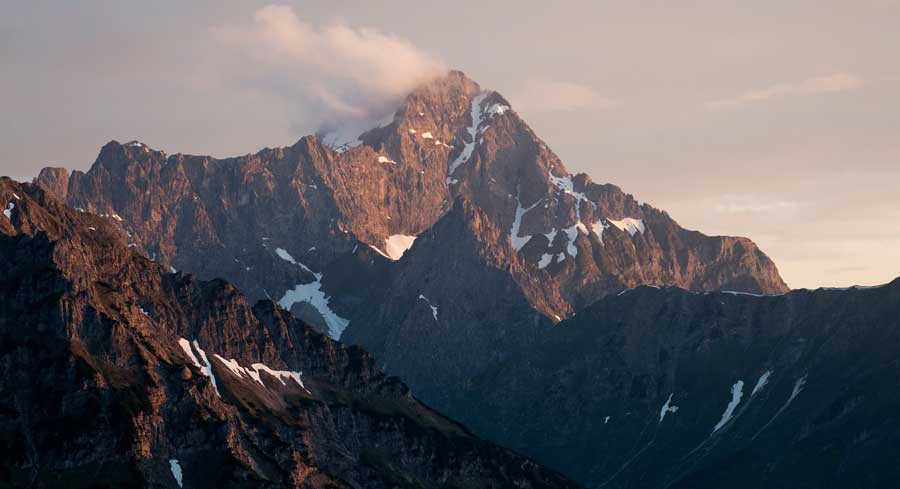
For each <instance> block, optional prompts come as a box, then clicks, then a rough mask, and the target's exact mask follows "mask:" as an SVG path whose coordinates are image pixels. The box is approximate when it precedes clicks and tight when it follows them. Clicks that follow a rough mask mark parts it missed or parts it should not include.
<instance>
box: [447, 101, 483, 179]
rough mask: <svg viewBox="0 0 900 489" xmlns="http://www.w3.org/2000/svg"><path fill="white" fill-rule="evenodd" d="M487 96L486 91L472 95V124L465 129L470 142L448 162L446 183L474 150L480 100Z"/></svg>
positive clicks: (479, 123) (479, 121) (479, 122)
mask: <svg viewBox="0 0 900 489" xmlns="http://www.w3.org/2000/svg"><path fill="white" fill-rule="evenodd" d="M487 96H488V93H487V92H485V93H480V94H478V95H476V96H475V97H472V107H471V114H472V125H471V126H469V127H468V128H467V129H466V131H468V133H469V137H471V138H472V141H471V142H468V143H466V145H465V146H463V149H462V152H460V153H459V156H457V157H456V159H455V160H453V162H452V163H450V168H449V169H448V170H447V183H448V184H450V183H451V180H452V179H451V177H452V176H453V172H455V171H456V169H457V168H458V167H459V165H461V164H463V163H465V162H466V161H469V158H470V157H471V156H472V152H473V151H474V150H475V136H476V135H477V134H478V126H479V125H481V119H482V113H481V102H483V101H484V98H485V97H487Z"/></svg>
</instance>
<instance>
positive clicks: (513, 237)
mask: <svg viewBox="0 0 900 489" xmlns="http://www.w3.org/2000/svg"><path fill="white" fill-rule="evenodd" d="M541 200H543V199H538V200H537V201H536V202H535V203H534V204H531V205H530V206H528V208H527V209H526V208H523V207H522V201H521V200H519V193H518V192H517V193H516V217H515V219H513V223H512V228H510V230H509V240H510V241H511V242H512V247H513V248H514V249H515V250H516V251H519V250H521V249H522V247H523V246H525V245H526V244H527V243H528V241H530V240H531V235H528V236H519V227H521V226H522V216H524V215H525V214H526V213H527V212H528V211H530V210H531V209H534V208H535V206H537V205H538V204H540V203H541Z"/></svg>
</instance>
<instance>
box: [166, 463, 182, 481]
mask: <svg viewBox="0 0 900 489" xmlns="http://www.w3.org/2000/svg"><path fill="white" fill-rule="evenodd" d="M169 470H171V471H172V477H174V478H175V482H177V483H178V487H183V486H182V485H181V464H179V463H178V460H175V459H174V458H173V459H171V460H169Z"/></svg>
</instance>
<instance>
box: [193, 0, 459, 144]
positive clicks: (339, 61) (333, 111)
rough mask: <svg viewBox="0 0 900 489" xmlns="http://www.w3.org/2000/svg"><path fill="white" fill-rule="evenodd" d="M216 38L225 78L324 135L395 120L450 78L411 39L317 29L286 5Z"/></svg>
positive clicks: (216, 30)
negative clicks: (401, 109)
mask: <svg viewBox="0 0 900 489" xmlns="http://www.w3.org/2000/svg"><path fill="white" fill-rule="evenodd" d="M211 33H212V36H213V38H214V39H215V40H216V41H218V42H219V43H220V44H221V45H222V46H223V47H226V48H228V52H227V57H228V60H227V61H225V62H223V63H221V64H220V68H221V69H222V70H223V73H222V76H223V77H225V78H226V79H227V78H234V79H236V80H237V81H238V82H240V83H242V84H247V85H250V86H252V87H254V88H256V89H259V90H262V91H264V92H267V93H270V94H273V95H275V96H278V97H282V98H283V99H284V102H285V104H287V106H288V107H289V112H292V118H293V119H295V120H294V121H293V122H294V123H295V124H298V125H301V126H302V125H309V124H312V123H314V121H315V122H317V123H318V125H317V127H319V129H320V130H321V131H324V132H327V131H329V130H332V129H335V128H337V127H340V126H345V125H351V126H352V125H359V126H365V125H366V124H368V123H371V122H372V121H379V120H381V119H384V118H385V117H386V116H390V115H391V114H392V113H393V111H394V109H396V106H397V104H398V103H399V101H400V100H401V99H402V97H403V96H405V95H406V94H407V93H409V92H410V91H411V90H412V89H413V88H415V87H416V86H417V85H419V84H421V83H423V82H425V81H427V80H429V79H431V78H434V77H436V76H439V75H441V74H442V73H443V72H444V71H445V68H444V65H443V63H441V62H440V61H439V60H437V59H436V58H435V57H433V56H431V55H430V54H428V53H426V52H425V51H423V50H421V49H419V48H417V47H416V46H414V45H413V44H412V43H410V42H409V41H408V40H406V39H403V38H400V37H397V36H395V35H392V34H386V33H383V32H380V31H378V30H376V29H373V28H368V27H353V26H349V25H346V24H344V23H340V22H335V23H331V24H329V25H325V26H316V25H313V24H311V23H309V22H306V21H304V20H303V19H302V18H300V17H299V16H298V15H297V13H296V12H295V11H294V10H293V9H292V8H291V7H289V6H285V5H268V6H265V7H262V8H260V9H259V10H257V11H256V12H255V13H254V16H253V22H252V23H249V24H240V25H222V26H215V27H212V28H211Z"/></svg>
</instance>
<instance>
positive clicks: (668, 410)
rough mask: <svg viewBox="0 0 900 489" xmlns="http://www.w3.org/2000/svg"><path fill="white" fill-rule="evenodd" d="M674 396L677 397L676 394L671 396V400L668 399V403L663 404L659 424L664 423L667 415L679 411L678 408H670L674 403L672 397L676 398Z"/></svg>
mask: <svg viewBox="0 0 900 489" xmlns="http://www.w3.org/2000/svg"><path fill="white" fill-rule="evenodd" d="M674 395H675V393H674V392H673V393H671V394H669V398H668V399H666V403H665V404H663V407H662V409H660V410H659V422H660V423H662V421H663V420H664V419H665V418H666V414H668V413H674V412H676V411H678V406H670V404H671V403H672V396H674Z"/></svg>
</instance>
